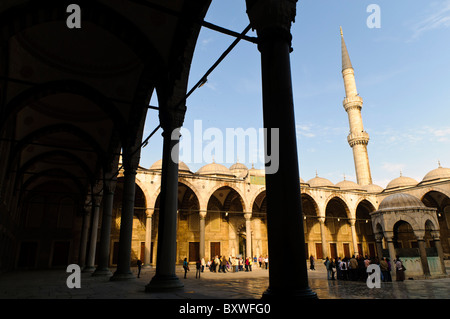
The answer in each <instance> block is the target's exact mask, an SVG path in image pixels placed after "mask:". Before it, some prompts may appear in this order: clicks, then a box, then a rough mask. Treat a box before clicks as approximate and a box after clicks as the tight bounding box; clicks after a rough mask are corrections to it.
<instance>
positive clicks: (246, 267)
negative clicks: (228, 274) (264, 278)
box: [245, 257, 248, 271]
mask: <svg viewBox="0 0 450 319" xmlns="http://www.w3.org/2000/svg"><path fill="white" fill-rule="evenodd" d="M245 271H248V257H247V258H245Z"/></svg>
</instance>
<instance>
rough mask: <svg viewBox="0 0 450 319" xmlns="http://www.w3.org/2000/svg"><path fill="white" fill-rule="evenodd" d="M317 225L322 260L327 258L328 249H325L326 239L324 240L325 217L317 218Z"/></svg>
mask: <svg viewBox="0 0 450 319" xmlns="http://www.w3.org/2000/svg"><path fill="white" fill-rule="evenodd" d="M319 224H320V237H321V239H322V256H323V259H325V258H327V256H328V249H327V248H328V247H327V244H328V243H327V239H326V233H325V217H319Z"/></svg>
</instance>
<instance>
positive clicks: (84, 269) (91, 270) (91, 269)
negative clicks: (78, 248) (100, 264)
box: [81, 266, 95, 272]
mask: <svg viewBox="0 0 450 319" xmlns="http://www.w3.org/2000/svg"><path fill="white" fill-rule="evenodd" d="M94 271H95V267H94V266H86V267H84V268H83V270H82V271H81V272H94Z"/></svg>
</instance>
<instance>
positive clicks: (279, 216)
mask: <svg viewBox="0 0 450 319" xmlns="http://www.w3.org/2000/svg"><path fill="white" fill-rule="evenodd" d="M246 5H247V14H248V16H249V19H250V24H251V27H252V28H253V29H256V32H257V35H258V50H259V51H260V53H261V71H262V91H263V120H264V129H265V141H266V148H265V152H266V160H265V161H266V167H265V169H266V196H267V197H266V200H267V232H268V239H269V243H268V246H269V265H270V266H269V287H268V289H267V290H266V291H265V292H264V294H263V298H267V299H285V298H289V299H292V298H294V299H301V298H316V297H317V295H316V294H315V293H314V292H313V291H312V290H311V289H310V288H309V286H308V274H307V266H306V258H305V238H304V232H303V223H302V221H301V218H299V217H300V216H302V208H301V198H300V178H299V167H298V157H297V140H296V128H295V114H294V103H293V97H292V80H291V66H290V56H289V54H290V52H291V51H292V49H291V40H292V35H291V33H290V28H291V23H292V22H293V21H294V19H295V14H296V1H295V0H294V1H292V0H278V1H273V0H246ZM269 154H270V156H269ZM286 256H290V258H291V260H290V262H291V263H292V264H293V265H295V271H289V272H287V271H286V263H285V260H286Z"/></svg>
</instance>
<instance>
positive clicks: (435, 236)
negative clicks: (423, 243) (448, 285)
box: [431, 230, 447, 275]
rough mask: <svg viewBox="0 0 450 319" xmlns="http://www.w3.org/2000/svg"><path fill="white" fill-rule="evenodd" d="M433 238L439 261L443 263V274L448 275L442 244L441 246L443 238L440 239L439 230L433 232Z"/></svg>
mask: <svg viewBox="0 0 450 319" xmlns="http://www.w3.org/2000/svg"><path fill="white" fill-rule="evenodd" d="M431 236H432V237H433V241H434V247H436V250H437V253H438V256H439V260H440V262H441V269H442V273H443V274H444V275H446V274H447V271H446V269H445V262H444V251H443V250H442V244H441V238H440V237H439V231H438V230H433V231H431Z"/></svg>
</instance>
